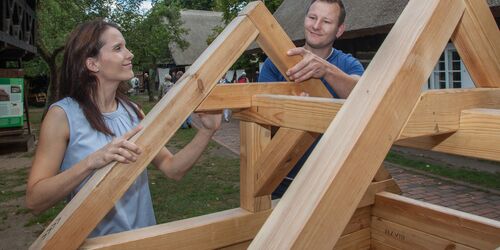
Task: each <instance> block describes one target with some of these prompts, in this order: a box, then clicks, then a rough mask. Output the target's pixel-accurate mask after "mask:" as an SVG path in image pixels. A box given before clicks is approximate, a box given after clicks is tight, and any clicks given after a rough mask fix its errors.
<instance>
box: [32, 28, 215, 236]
mask: <svg viewBox="0 0 500 250" xmlns="http://www.w3.org/2000/svg"><path fill="white" fill-rule="evenodd" d="M133 57H134V56H133V55H132V53H131V52H130V51H129V50H128V49H127V48H126V47H125V40H124V38H123V36H122V34H121V33H120V31H119V29H118V27H117V26H116V25H114V24H111V23H107V22H104V21H101V20H98V21H92V22H87V23H84V24H81V25H79V26H78V27H77V28H76V29H75V30H74V31H73V32H72V34H71V35H70V37H69V40H68V42H67V44H66V48H65V53H64V58H63V64H62V68H61V77H60V83H61V89H60V93H61V96H63V97H64V98H63V99H61V100H59V101H58V102H56V103H55V104H53V105H52V106H51V107H50V109H49V111H48V113H47V115H46V117H45V119H44V121H43V123H42V126H41V131H40V138H39V142H38V147H37V149H36V154H35V159H34V161H33V166H32V169H31V172H30V176H29V179H28V185H27V194H26V203H27V206H28V208H30V209H31V210H33V212H34V213H40V212H42V211H44V210H46V209H48V208H50V207H52V206H53V205H54V204H56V203H57V202H58V201H60V200H62V199H64V198H65V197H69V198H72V197H74V196H75V194H76V193H77V192H78V190H80V188H81V187H82V186H83V185H84V184H85V182H86V181H87V180H88V179H89V178H90V176H91V175H92V173H93V172H94V171H95V170H96V169H99V168H102V167H104V166H106V165H107V164H108V163H110V162H112V161H117V162H121V163H131V162H134V161H136V160H137V157H138V156H139V155H140V154H141V149H140V147H139V146H138V145H136V144H134V143H132V142H131V141H129V140H128V139H130V138H131V137H132V136H133V135H135V134H136V133H137V132H139V131H140V130H141V127H140V126H138V124H139V121H140V120H141V119H142V118H143V117H144V115H143V113H142V112H141V110H139V108H138V107H137V105H135V104H133V103H132V102H131V101H130V100H129V99H128V98H127V96H126V95H125V94H123V93H121V92H120V91H118V86H119V85H120V83H121V82H123V81H127V80H129V79H131V78H132V77H133V76H134V74H133V72H132V58H133ZM201 120H202V123H203V128H201V129H200V130H199V131H198V133H197V135H196V136H195V137H194V138H193V140H192V141H191V142H190V143H189V144H188V145H187V146H186V147H185V148H183V149H182V150H180V151H179V152H178V153H177V154H175V155H172V154H171V153H170V152H169V151H168V150H167V149H166V148H163V149H161V151H160V152H159V153H158V155H156V157H155V158H154V159H153V161H152V163H153V164H154V165H155V166H156V167H157V168H159V169H160V170H161V171H162V172H163V173H164V174H165V175H166V176H167V177H169V178H172V179H175V180H179V179H181V178H182V177H183V175H184V174H185V173H186V172H187V171H188V170H189V169H190V168H191V167H192V166H193V164H194V163H195V162H196V160H197V159H198V158H199V156H200V155H201V153H202V151H203V150H204V149H205V147H206V145H207V144H208V142H209V140H210V138H211V137H212V135H213V134H214V132H215V131H216V130H217V129H218V128H219V127H220V122H221V115H220V114H219V115H208V114H201ZM154 224H156V221H155V217H154V212H153V207H152V202H151V194H150V192H149V186H148V177H147V172H146V170H144V172H143V173H142V174H141V175H140V176H139V177H138V178H137V180H136V181H135V182H134V184H133V185H132V186H131V187H130V188H129V190H128V191H127V192H126V193H125V194H124V196H123V197H122V198H121V199H120V200H119V201H118V202H117V203H116V204H115V207H114V208H113V209H112V210H111V211H110V212H109V213H108V214H107V215H106V217H105V218H104V219H103V220H102V221H101V223H100V224H99V225H98V226H97V227H96V228H95V229H94V231H93V232H92V233H91V235H90V236H91V237H95V236H100V235H106V234H110V233H116V232H121V231H126V230H130V229H135V228H140V227H145V226H151V225H154Z"/></svg>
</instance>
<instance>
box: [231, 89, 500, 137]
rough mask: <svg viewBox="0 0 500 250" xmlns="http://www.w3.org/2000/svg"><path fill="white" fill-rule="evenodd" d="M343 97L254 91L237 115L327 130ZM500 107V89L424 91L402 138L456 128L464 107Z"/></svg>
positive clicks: (450, 130) (319, 131)
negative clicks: (247, 107) (253, 94)
mask: <svg viewBox="0 0 500 250" xmlns="http://www.w3.org/2000/svg"><path fill="white" fill-rule="evenodd" d="M344 101H345V100H342V99H326V98H313V97H302V96H284V95H267V94H262V95H255V96H253V98H252V104H251V105H252V107H253V108H252V109H248V110H242V111H241V112H238V113H235V117H236V118H239V119H242V120H245V121H254V122H258V123H262V124H268V125H273V126H279V127H286V128H292V129H298V130H305V131H310V132H315V133H324V132H325V131H326V129H327V128H328V126H329V125H330V123H331V122H332V121H333V118H334V117H335V116H336V115H337V113H338V111H339V110H340V108H341V107H342V105H343V104H344ZM474 108H491V109H500V89H497V88H493V89H486V88H478V89H447V90H432V91H426V92H424V93H422V95H421V96H420V98H419V100H418V103H417V104H416V105H415V108H414V110H413V112H412V114H411V116H410V118H409V119H408V122H407V123H406V124H405V127H404V129H403V130H402V133H401V135H400V136H399V137H398V140H399V139H404V138H409V137H419V136H429V135H435V134H444V133H450V132H455V131H457V130H458V129H459V127H460V116H461V111H462V110H467V109H474Z"/></svg>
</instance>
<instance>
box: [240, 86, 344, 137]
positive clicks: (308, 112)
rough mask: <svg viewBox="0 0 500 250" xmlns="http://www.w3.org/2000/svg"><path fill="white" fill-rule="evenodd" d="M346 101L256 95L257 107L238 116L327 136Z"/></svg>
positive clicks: (253, 99)
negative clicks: (329, 126) (329, 128)
mask: <svg viewBox="0 0 500 250" xmlns="http://www.w3.org/2000/svg"><path fill="white" fill-rule="evenodd" d="M344 101H345V100H342V99H331V98H318V97H303V96H285V95H255V96H253V98H252V106H254V107H256V108H255V109H252V110H246V111H242V112H240V113H238V114H235V116H236V117H238V118H240V117H241V119H244V120H255V121H257V122H259V123H263V124H270V125H275V126H279V127H287V128H294V129H299V130H304V131H311V132H315V133H324V132H325V130H326V128H327V127H328V125H330V123H331V121H332V120H333V118H334V117H335V115H336V114H337V112H338V111H339V110H340V108H341V107H342V104H343V103H344ZM240 115H241V116H240ZM243 116H246V117H247V118H244V117H243Z"/></svg>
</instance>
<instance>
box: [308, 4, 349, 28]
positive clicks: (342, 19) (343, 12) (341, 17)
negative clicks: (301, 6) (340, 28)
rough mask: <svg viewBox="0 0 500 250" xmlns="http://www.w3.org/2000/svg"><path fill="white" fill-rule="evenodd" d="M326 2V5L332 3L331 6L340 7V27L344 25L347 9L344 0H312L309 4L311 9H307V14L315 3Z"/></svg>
mask: <svg viewBox="0 0 500 250" xmlns="http://www.w3.org/2000/svg"><path fill="white" fill-rule="evenodd" d="M317 1H319V2H326V3H331V4H334V3H336V4H338V5H339V7H340V15H339V25H341V24H343V23H344V21H345V15H346V13H345V7H344V3H342V0H311V3H310V4H309V7H307V12H309V9H310V8H311V5H312V4H313V3H314V2H317Z"/></svg>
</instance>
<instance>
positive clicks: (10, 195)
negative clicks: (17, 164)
mask: <svg viewBox="0 0 500 250" xmlns="http://www.w3.org/2000/svg"><path fill="white" fill-rule="evenodd" d="M27 176H28V170H27V169H16V170H8V171H1V172H0V203H3V202H7V201H10V200H13V199H17V198H19V197H22V196H24V193H25V191H24V189H23V190H15V188H16V187H19V186H21V185H23V184H25V183H26V178H27Z"/></svg>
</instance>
